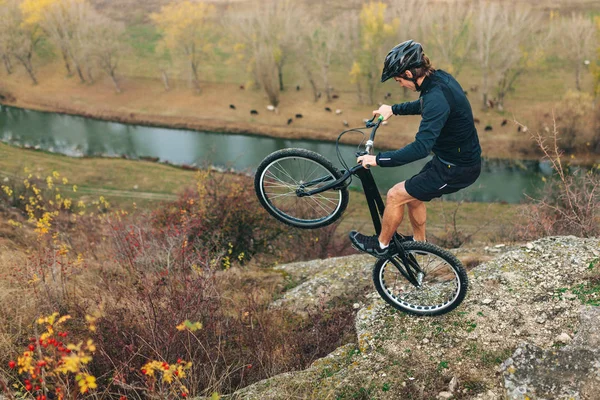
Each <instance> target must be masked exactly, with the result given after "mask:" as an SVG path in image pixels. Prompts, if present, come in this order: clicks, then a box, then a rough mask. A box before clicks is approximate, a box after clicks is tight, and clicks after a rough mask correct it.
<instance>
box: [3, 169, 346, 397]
mask: <svg viewBox="0 0 600 400" xmlns="http://www.w3.org/2000/svg"><path fill="white" fill-rule="evenodd" d="M98 207H100V208H102V209H101V210H100V211H102V213H101V218H98V216H96V217H95V218H93V221H94V223H91V224H87V223H86V221H87V220H85V219H84V216H81V217H78V219H76V220H69V221H70V222H69V225H68V229H63V228H64V227H65V226H64V225H62V224H61V223H59V220H58V219H56V218H52V219H48V221H47V224H46V225H44V226H45V227H46V228H47V229H45V230H43V231H41V232H39V234H38V235H36V236H35V240H36V242H35V243H32V246H31V247H32V249H33V251H32V252H31V253H30V254H29V258H28V259H27V261H26V263H25V266H24V267H23V266H22V265H19V266H15V270H14V273H13V274H12V276H13V280H14V283H13V289H14V290H18V292H19V293H20V295H19V296H18V299H19V300H18V301H19V303H20V307H19V309H20V311H19V313H20V314H24V313H25V312H27V314H28V315H31V314H35V313H38V315H39V314H42V315H53V313H54V311H59V312H60V314H61V315H66V314H68V315H70V316H72V317H73V318H72V320H70V321H69V323H70V324H72V325H70V326H69V327H68V328H69V331H70V332H71V333H70V335H72V336H70V337H72V339H71V340H73V342H74V343H76V342H77V340H85V338H86V337H88V335H89V336H90V337H91V339H92V340H93V343H94V344H95V350H96V351H95V352H94V355H93V362H89V363H88V364H87V365H86V373H89V375H90V378H89V379H90V381H91V379H92V378H91V377H94V379H95V380H94V384H96V385H97V386H98V390H99V391H100V390H101V391H104V392H105V393H109V392H110V393H112V394H114V396H113V397H115V398H120V397H121V396H126V397H129V398H156V399H170V398H175V397H180V396H182V394H186V395H188V393H189V395H190V396H195V395H210V394H211V393H213V392H215V391H217V392H220V393H223V392H231V391H233V390H236V389H238V388H240V387H243V386H245V385H248V384H250V383H253V382H255V381H257V380H261V379H264V378H267V377H269V376H272V375H274V374H278V373H281V372H285V371H289V370H293V369H299V368H305V367H306V366H307V365H309V364H310V363H311V362H312V361H313V360H314V359H315V358H318V357H322V356H324V355H325V354H327V353H329V352H330V351H332V350H333V349H335V348H336V347H338V346H339V345H341V344H342V343H343V341H346V340H347V338H348V337H349V336H352V332H353V319H354V313H353V312H352V311H351V306H349V305H348V304H344V303H340V304H322V305H321V308H320V309H318V310H317V311H315V312H312V313H309V316H308V317H307V318H305V317H301V316H299V315H297V314H292V313H290V312H287V311H285V310H273V309H270V308H269V304H270V302H271V301H272V299H273V297H274V296H276V295H278V294H279V293H280V292H281V291H282V290H283V289H282V286H283V283H282V282H281V279H279V280H276V279H271V280H269V281H267V282H266V283H263V282H260V283H257V282H253V283H241V284H237V282H236V281H235V279H233V278H232V277H235V274H236V273H239V272H240V271H241V270H242V269H241V268H237V267H241V266H244V268H245V269H246V270H250V269H251V268H252V265H247V261H248V260H250V259H252V258H254V257H256V256H257V255H259V254H264V253H269V254H272V255H273V256H274V257H276V258H279V257H283V256H285V257H287V258H295V257H298V256H297V255H296V254H297V252H296V248H295V246H298V244H299V243H313V244H312V245H311V246H312V247H311V246H308V245H307V248H308V249H309V250H310V253H311V254H322V255H326V254H328V251H329V250H327V249H331V248H334V245H333V244H332V243H334V242H335V240H331V237H332V235H333V232H334V231H335V227H330V228H329V229H328V230H321V231H300V230H296V229H293V228H289V227H287V226H285V225H282V224H280V223H279V222H277V221H275V220H274V219H273V218H272V217H270V216H269V215H268V214H267V213H266V211H264V210H263V209H262V208H261V207H260V205H259V204H258V201H257V199H256V197H255V195H254V193H253V190H252V185H251V180H250V179H249V178H247V177H241V176H231V175H228V176H217V175H216V174H215V175H212V176H211V174H209V173H203V174H201V175H200V177H199V181H198V185H197V187H196V189H195V190H189V191H186V192H185V193H184V194H182V196H181V197H180V198H179V199H178V200H177V201H176V202H174V203H168V204H164V205H163V206H162V208H161V209H160V210H158V211H155V212H149V213H136V214H134V215H128V214H127V213H125V212H122V211H114V212H113V211H110V210H109V209H108V203H106V202H104V203H101V202H99V203H98ZM61 212H62V211H61ZM67 214H68V213H67ZM43 218H44V214H43V213H42V214H40V216H39V218H38V219H36V221H37V222H39V219H43ZM90 218H91V217H90ZM21 229H25V228H21ZM261 230H264V231H265V232H261ZM321 235H323V236H321ZM81 238H93V241H94V242H95V244H94V245H93V246H92V245H90V247H89V249H87V250H88V251H89V254H88V253H86V254H80V253H79V252H76V251H73V250H72V248H73V247H72V246H71V244H70V243H79V242H80V241H82V240H83V239H81ZM315 238H316V239H315ZM81 248H82V249H83V248H85V246H83V245H81ZM90 254H91V255H90ZM301 254H302V255H301V256H302V257H304V256H307V255H308V254H307V253H301ZM229 267H233V268H229ZM276 275H277V276H278V277H279V278H281V277H280V276H279V274H276ZM273 282H275V283H273ZM278 282H279V283H278ZM4 308H5V307H3V309H4ZM25 308H27V310H25ZM90 315H91V316H92V317H90ZM86 320H87V321H90V320H93V321H94V330H93V331H92V332H91V333H90V332H88V330H87V329H85V326H84V324H82V323H81V321H86ZM76 321H79V322H76ZM7 323H8V324H11V323H12V324H13V325H14V326H7V327H4V331H5V332H12V333H13V334H12V335H11V337H13V338H14V345H13V346H14V347H19V346H18V345H19V344H22V343H23V342H26V341H27V338H28V337H31V336H37V335H35V333H34V332H32V330H33V329H30V328H26V330H22V328H21V326H20V324H21V322H20V320H18V319H15V320H14V321H7ZM17 324H19V326H17ZM15 332H17V333H15ZM4 357H5V359H4V360H0V361H3V362H8V361H9V360H10V359H11V358H13V357H14V352H13V355H12V356H11V354H5V356H4ZM179 360H185V361H182V362H180V361H179ZM180 368H183V369H182V370H181V372H178V373H180V374H181V375H185V377H186V378H185V382H183V380H182V381H181V382H176V383H177V385H175V386H173V385H174V384H173V385H172V384H171V383H173V382H174V381H172V379H174V378H173V375H172V374H171V373H170V372H169V371H175V370H177V371H179V369H180ZM27 379H30V378H27ZM10 380H11V381H12V382H15V381H16V380H17V376H12V379H10ZM169 380H171V382H169ZM0 381H4V379H2V377H0ZM0 383H2V382H0ZM22 383H23V382H21V384H22ZM8 387H10V385H9V386H8ZM94 396H95V394H93V393H90V394H86V395H82V396H81V398H87V397H90V398H92V397H94ZM111 396H112V395H111ZM111 398H112V397H111Z"/></svg>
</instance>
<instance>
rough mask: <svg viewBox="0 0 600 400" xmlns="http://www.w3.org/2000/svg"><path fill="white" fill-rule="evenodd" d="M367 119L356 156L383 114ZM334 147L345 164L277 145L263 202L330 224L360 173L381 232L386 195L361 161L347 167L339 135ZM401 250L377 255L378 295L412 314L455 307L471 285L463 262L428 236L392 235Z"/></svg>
mask: <svg viewBox="0 0 600 400" xmlns="http://www.w3.org/2000/svg"><path fill="white" fill-rule="evenodd" d="M374 120H375V117H373V118H371V119H370V120H365V122H366V126H365V128H372V130H371V135H370V138H369V140H367V141H366V143H365V145H364V150H362V151H361V150H360V148H361V146H362V143H363V142H364V138H363V142H361V144H360V145H359V151H357V152H356V154H355V155H356V156H357V157H358V156H361V155H365V154H372V150H373V145H374V140H375V134H376V132H377V129H378V128H379V127H380V125H381V122H382V120H383V117H381V116H380V117H379V118H378V119H377V121H376V122H374ZM359 129H363V128H353V129H348V130H346V131H343V132H342V133H340V135H339V136H338V138H337V140H336V151H337V155H338V158H339V160H340V162H341V164H342V165H343V166H344V168H345V169H343V170H338V169H337V168H336V167H334V165H333V164H332V163H331V162H330V161H329V160H328V159H326V158H325V157H323V156H322V155H320V154H318V153H315V152H313V151H310V150H306V149H298V148H289V149H282V150H278V151H275V152H273V153H271V154H270V155H268V156H267V157H266V158H265V159H264V160H263V161H262V162H261V164H260V165H259V167H258V169H257V171H256V175H255V178H254V189H255V191H256V194H257V196H258V199H259V201H260V203H261V205H262V206H263V207H264V208H265V209H266V210H267V211H268V212H269V213H270V214H271V215H272V216H273V217H275V218H276V219H278V220H279V221H281V222H283V223H285V224H288V225H291V226H294V227H297V228H302V229H315V228H320V227H324V226H327V225H329V224H331V223H333V222H335V221H336V220H338V219H339V218H340V217H341V216H342V214H343V212H344V211H345V210H346V207H347V206H348V200H349V193H348V186H349V185H350V182H351V180H352V177H353V176H357V177H358V178H359V179H360V181H361V183H362V187H363V191H364V194H365V197H366V199H367V204H368V207H369V212H370V214H371V219H372V220H373V226H374V228H375V231H376V233H377V234H379V233H380V232H381V217H382V216H383V211H384V209H385V206H384V203H383V199H382V198H381V195H380V194H379V190H378V189H377V185H376V183H375V180H374V178H373V175H372V173H371V171H370V170H369V169H368V168H364V167H363V166H362V165H361V164H357V165H356V166H354V167H352V168H348V166H347V164H346V163H345V162H344V160H343V158H342V156H341V154H340V150H339V141H340V139H341V137H342V136H343V135H344V134H346V133H348V132H353V131H354V132H360V133H362V134H363V136H364V133H363V132H362V131H360V130H359ZM394 241H395V243H396V248H397V249H398V252H397V253H396V254H394V255H393V256H392V257H391V258H388V259H379V260H377V262H376V263H375V266H374V268H373V282H374V284H375V288H376V289H377V292H378V293H379V295H380V296H381V297H382V298H383V300H385V301H386V302H387V303H388V304H390V305H391V306H392V307H394V308H396V309H398V310H400V311H403V312H405V313H408V314H413V315H430V316H433V315H441V314H445V313H447V312H449V311H452V310H453V309H455V308H456V307H457V306H458V305H459V304H460V303H461V302H462V301H463V300H464V298H465V296H466V294H467V289H468V284H469V283H468V278H467V273H466V271H465V269H464V267H463V265H462V263H461V262H460V261H459V260H458V258H456V257H455V256H454V255H453V254H452V253H450V252H449V251H447V250H445V249H443V248H441V247H439V246H436V245H434V244H431V243H428V242H416V241H411V240H407V238H404V237H402V236H401V235H399V234H395V235H394Z"/></svg>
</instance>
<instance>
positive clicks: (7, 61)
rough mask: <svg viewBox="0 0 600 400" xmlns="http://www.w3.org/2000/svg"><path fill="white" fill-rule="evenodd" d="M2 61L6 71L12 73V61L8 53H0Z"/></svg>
mask: <svg viewBox="0 0 600 400" xmlns="http://www.w3.org/2000/svg"><path fill="white" fill-rule="evenodd" d="M2 62H3V63H4V68H5V69H6V73H7V74H9V75H10V74H12V72H13V71H12V63H11V62H10V55H9V54H8V53H5V52H3V53H2Z"/></svg>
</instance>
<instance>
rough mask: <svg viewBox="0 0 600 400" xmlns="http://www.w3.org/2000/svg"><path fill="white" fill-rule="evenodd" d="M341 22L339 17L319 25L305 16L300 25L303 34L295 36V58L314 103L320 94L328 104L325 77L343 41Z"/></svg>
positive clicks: (329, 94)
mask: <svg viewBox="0 0 600 400" xmlns="http://www.w3.org/2000/svg"><path fill="white" fill-rule="evenodd" d="M341 19H343V17H341V18H340V19H339V20H332V21H328V22H326V23H323V22H322V19H321V18H320V17H317V16H315V15H307V16H306V19H305V20H304V21H303V23H302V24H301V26H302V29H303V30H302V32H301V33H300V34H299V35H298V43H297V49H298V51H297V52H296V54H297V57H298V58H299V62H300V64H301V65H302V68H303V70H304V72H305V74H306V77H307V79H308V82H309V84H310V86H311V88H312V91H313V98H314V101H317V100H318V98H319V93H320V92H321V90H322V91H323V92H324V93H325V95H326V98H327V102H330V101H331V100H332V97H331V96H332V90H331V84H330V76H329V75H330V67H331V63H332V61H333V60H334V58H335V57H336V56H337V55H338V53H339V51H338V50H339V48H340V42H342V41H343V40H344V36H343V33H342V30H341V29H340V21H341ZM317 76H319V78H320V79H317Z"/></svg>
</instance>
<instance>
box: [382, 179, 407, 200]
mask: <svg viewBox="0 0 600 400" xmlns="http://www.w3.org/2000/svg"><path fill="white" fill-rule="evenodd" d="M411 199H412V196H411V195H409V194H408V192H407V191H406V188H405V187H404V182H400V183H398V184H397V185H394V186H393V187H392V188H391V189H390V190H388V192H387V201H388V202H392V203H396V204H405V203H407V202H409V201H410V200H411Z"/></svg>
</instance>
